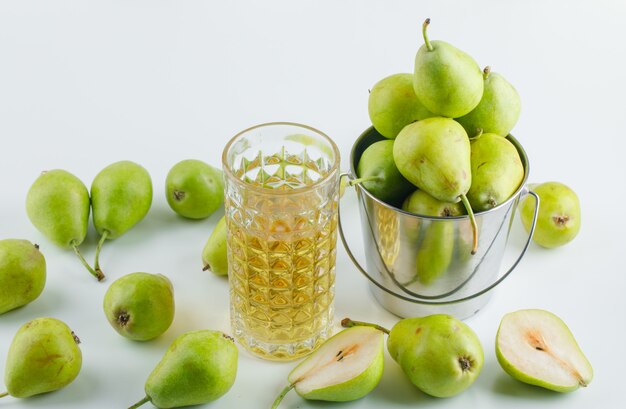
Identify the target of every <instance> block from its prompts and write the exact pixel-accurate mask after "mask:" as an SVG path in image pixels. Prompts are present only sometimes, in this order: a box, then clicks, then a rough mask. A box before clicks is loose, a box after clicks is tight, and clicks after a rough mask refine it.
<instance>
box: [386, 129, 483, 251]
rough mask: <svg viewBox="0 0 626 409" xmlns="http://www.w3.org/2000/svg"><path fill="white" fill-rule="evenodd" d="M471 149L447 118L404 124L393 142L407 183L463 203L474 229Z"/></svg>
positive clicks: (438, 198) (474, 248) (463, 133)
mask: <svg viewBox="0 0 626 409" xmlns="http://www.w3.org/2000/svg"><path fill="white" fill-rule="evenodd" d="M470 155H471V148H470V141H469V138H468V137H467V133H466V132H465V130H464V129H463V127H462V126H461V125H459V124H458V123H457V122H456V121H454V120H453V119H448V118H439V117H438V118H426V119H423V120H421V121H418V122H414V123H412V124H410V125H407V126H405V127H404V129H402V131H401V132H400V134H399V135H398V136H397V138H396V139H395V141H394V144H393V158H394V161H395V163H396V166H397V167H398V171H399V172H400V173H401V174H402V176H404V177H405V178H406V179H407V180H408V181H409V182H411V183H413V184H414V185H415V186H417V187H418V188H419V189H420V190H423V191H425V192H426V193H428V194H429V195H431V196H433V197H434V198H435V199H437V200H440V201H443V202H451V203H456V202H458V201H459V200H460V201H462V202H463V205H464V206H465V209H466V211H467V214H468V215H469V218H470V221H471V222H472V227H473V230H474V246H473V249H472V254H473V253H475V252H476V250H477V247H478V227H477V225H476V220H475V218H474V213H473V212H472V208H471V206H470V204H469V201H468V200H467V197H466V193H467V192H468V190H469V188H470V186H471V184H472V170H471V162H470Z"/></svg>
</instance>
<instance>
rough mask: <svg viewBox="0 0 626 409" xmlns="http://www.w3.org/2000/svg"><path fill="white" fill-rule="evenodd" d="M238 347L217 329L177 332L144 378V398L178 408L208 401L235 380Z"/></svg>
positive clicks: (133, 408) (226, 389) (161, 405)
mask: <svg viewBox="0 0 626 409" xmlns="http://www.w3.org/2000/svg"><path fill="white" fill-rule="evenodd" d="M237 359H238V351H237V347H236V346H235V342H234V341H233V339H232V338H231V337H229V336H227V335H225V334H223V333H221V332H219V331H211V330H200V331H191V332H187V333H185V334H183V335H180V336H179V337H178V338H176V339H175V340H174V342H173V343H172V345H170V347H169V348H168V349H167V352H165V355H164V356H163V358H162V359H161V361H160V362H159V363H158V364H157V366H156V367H155V368H154V370H153V371H152V373H151V374H150V376H149V377H148V380H147V381H146V385H145V391H146V396H145V397H144V398H143V399H142V400H140V401H139V402H137V403H136V404H134V405H133V406H131V407H130V408H129V409H135V408H137V407H139V406H141V405H143V404H144V403H146V402H151V403H152V404H153V405H154V406H156V407H157V408H160V409H162V408H178V407H182V406H191V405H200V404H203V403H207V402H211V401H213V400H216V399H218V398H219V397H221V396H222V395H224V394H225V393H226V392H228V390H229V389H230V388H231V386H232V385H233V384H234V383H235V378H236V376H237Z"/></svg>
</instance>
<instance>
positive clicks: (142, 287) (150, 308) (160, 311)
mask: <svg viewBox="0 0 626 409" xmlns="http://www.w3.org/2000/svg"><path fill="white" fill-rule="evenodd" d="M103 309H104V314H105V315H106V317H107V320H108V321H109V323H110V324H111V326H112V327H113V328H114V329H115V330H116V331H117V332H118V333H119V334H120V335H122V336H124V337H126V338H129V339H132V340H135V341H147V340H149V339H153V338H156V337H158V336H159V335H161V334H162V333H164V332H165V331H166V330H167V329H168V328H169V327H170V325H171V324H172V321H173V320H174V289H173V287H172V283H171V282H170V280H169V279H168V278H167V277H165V276H164V275H161V274H149V273H131V274H127V275H125V276H123V277H121V278H119V279H117V280H115V281H114V282H113V283H112V284H111V285H110V286H109V289H108V290H107V292H106V294H105V295H104V301H103Z"/></svg>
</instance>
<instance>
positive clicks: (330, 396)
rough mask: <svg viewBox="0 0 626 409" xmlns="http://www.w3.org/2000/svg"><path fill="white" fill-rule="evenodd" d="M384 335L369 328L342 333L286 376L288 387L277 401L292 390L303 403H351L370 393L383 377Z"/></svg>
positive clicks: (275, 405) (276, 404) (276, 403)
mask: <svg viewBox="0 0 626 409" xmlns="http://www.w3.org/2000/svg"><path fill="white" fill-rule="evenodd" d="M383 338H384V334H383V333H382V332H381V331H379V330H377V329H374V328H370V327H353V328H348V329H345V330H343V331H341V332H339V333H338V334H336V335H334V336H333V337H331V338H330V339H329V340H327V341H326V342H325V343H324V344H322V346H321V347H320V348H319V349H318V350H317V351H315V352H313V353H312V354H311V355H309V356H308V357H307V358H306V359H305V360H304V361H302V362H301V363H300V364H299V365H298V366H297V367H296V368H294V369H293V370H292V371H291V373H290V374H289V376H288V381H289V383H290V385H289V386H288V387H286V388H285V389H284V390H283V393H281V395H280V396H279V397H278V398H277V399H276V401H275V402H274V405H273V406H272V408H273V409H275V408H277V407H278V405H279V403H280V401H281V400H282V398H283V397H284V396H285V394H286V393H287V392H288V391H289V390H291V388H295V390H296V392H297V393H298V395H300V396H302V397H303V398H305V399H311V400H324V401H333V402H346V401H352V400H356V399H359V398H362V397H363V396H365V395H367V394H368V393H370V392H371V391H372V390H373V389H374V388H375V387H376V386H377V385H378V382H379V381H380V378H381V376H382V373H383V357H384V349H383V348H384V339H383Z"/></svg>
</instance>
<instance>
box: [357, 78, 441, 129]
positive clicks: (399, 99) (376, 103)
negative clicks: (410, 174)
mask: <svg viewBox="0 0 626 409" xmlns="http://www.w3.org/2000/svg"><path fill="white" fill-rule="evenodd" d="M367 110H368V113H369V116H370V120H371V121H372V125H374V128H376V130H377V131H378V133H380V134H381V135H382V136H384V137H385V138H388V139H394V138H395V137H396V136H398V134H399V133H400V131H401V130H402V128H404V127H405V126H407V125H408V124H410V123H411V122H415V121H419V120H422V119H424V118H430V117H431V116H435V114H433V113H432V112H430V111H428V110H427V109H426V108H425V107H424V105H422V103H421V102H420V101H419V99H418V98H417V96H416V95H415V91H414V90H413V74H394V75H390V76H388V77H386V78H383V79H382V80H380V81H378V82H377V83H376V85H374V87H373V88H372V90H371V91H370V95H369V99H368V105H367Z"/></svg>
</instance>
